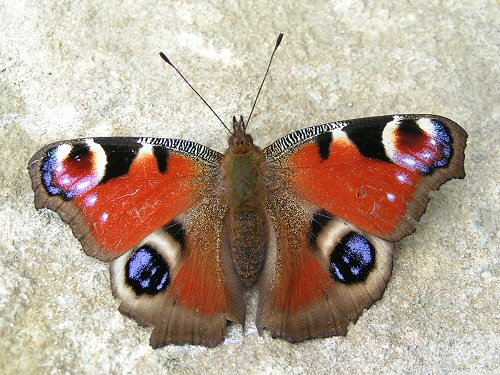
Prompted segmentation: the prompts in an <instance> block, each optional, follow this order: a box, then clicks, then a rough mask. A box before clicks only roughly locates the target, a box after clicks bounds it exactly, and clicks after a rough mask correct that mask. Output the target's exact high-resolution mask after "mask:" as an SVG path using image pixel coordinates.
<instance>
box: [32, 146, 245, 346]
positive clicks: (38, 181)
mask: <svg viewBox="0 0 500 375" xmlns="http://www.w3.org/2000/svg"><path fill="white" fill-rule="evenodd" d="M221 158H222V155H220V154H218V153H217V152H215V151H212V150H210V149H208V148H206V147H204V146H201V145H198V144H195V143H193V142H188V141H181V140H173V139H155V138H93V139H81V140H73V141H64V142H59V143H55V144H52V145H48V146H46V147H44V148H42V149H41V150H40V151H38V152H37V153H36V154H35V155H34V156H33V157H32V159H31V160H30V163H29V172H30V175H31V179H32V184H33V189H34V191H35V205H36V207H37V208H42V207H46V208H49V209H52V210H54V211H56V212H57V213H59V214H60V215H61V217H62V218H63V220H64V221H66V222H67V223H68V224H69V225H70V226H71V228H72V230H73V233H74V234H75V236H76V237H77V238H78V239H79V240H80V241H81V243H82V247H83V249H84V250H85V252H86V253H87V254H89V255H91V256H94V257H96V258H99V259H101V260H106V261H111V260H113V259H115V260H114V261H112V263H111V266H110V269H111V275H112V283H113V290H114V293H115V296H116V297H117V298H118V299H120V301H121V305H120V311H121V312H123V313H124V314H127V315H130V316H132V317H134V318H135V319H136V320H137V321H139V322H141V323H144V324H149V325H153V326H154V331H153V334H152V337H151V344H152V345H153V346H155V347H158V346H162V345H165V344H167V343H170V342H175V343H193V344H204V345H209V346H210V345H215V344H217V343H219V342H220V341H221V340H222V339H223V337H224V333H225V331H226V325H227V321H228V320H232V321H237V322H243V320H244V306H243V305H242V302H243V299H242V298H243V297H242V295H241V293H240V291H239V289H238V288H237V287H235V285H237V283H236V282H235V281H234V277H232V276H231V275H232V274H231V272H232V271H231V267H228V260H227V259H225V254H227V253H228V251H227V250H226V251H224V246H225V243H224V240H223V236H222V231H223V227H224V218H225V215H226V211H227V207H226V206H225V205H224V204H223V203H222V201H221V199H220V194H221V192H220V189H217V188H216V187H217V186H219V184H220V171H219V166H220V160H221Z"/></svg>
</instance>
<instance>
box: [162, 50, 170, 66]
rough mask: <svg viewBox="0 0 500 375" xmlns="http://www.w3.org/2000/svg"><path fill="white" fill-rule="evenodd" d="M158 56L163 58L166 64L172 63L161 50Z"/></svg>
mask: <svg viewBox="0 0 500 375" xmlns="http://www.w3.org/2000/svg"><path fill="white" fill-rule="evenodd" d="M160 57H161V58H162V59H163V60H165V62H166V63H167V64H168V65H172V63H171V62H170V60H169V59H168V57H167V56H165V54H164V53H163V52H160Z"/></svg>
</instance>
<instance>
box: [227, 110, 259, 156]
mask: <svg viewBox="0 0 500 375" xmlns="http://www.w3.org/2000/svg"><path fill="white" fill-rule="evenodd" d="M228 143H229V147H231V148H239V147H251V146H253V139H252V136H251V135H250V134H247V127H246V124H245V121H244V120H243V116H240V118H239V119H237V118H236V116H233V133H232V135H231V136H230V137H229V141H228Z"/></svg>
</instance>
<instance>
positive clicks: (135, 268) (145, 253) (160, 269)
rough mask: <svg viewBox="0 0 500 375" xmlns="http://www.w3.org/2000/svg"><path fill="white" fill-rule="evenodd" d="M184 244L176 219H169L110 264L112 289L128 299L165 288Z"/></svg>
mask: <svg viewBox="0 0 500 375" xmlns="http://www.w3.org/2000/svg"><path fill="white" fill-rule="evenodd" d="M185 246H186V238H185V232H184V228H183V224H182V223H181V222H180V221H172V222H170V223H168V224H167V225H165V226H163V227H162V228H160V229H158V230H157V231H156V232H154V233H152V234H150V235H149V236H148V237H146V238H145V239H144V240H143V241H142V242H141V243H140V244H138V245H137V246H136V247H135V248H134V249H132V250H130V251H128V252H127V253H125V254H124V255H122V256H121V257H119V258H118V259H116V260H114V261H113V262H112V263H111V265H110V270H111V278H112V283H113V290H114V292H115V294H116V295H117V297H118V298H120V299H122V300H125V301H127V302H131V301H133V300H136V299H142V298H154V297H155V296H157V295H161V294H163V293H164V292H165V291H166V290H168V288H169V286H170V285H171V283H172V280H173V278H174V277H175V275H176V273H177V271H178V269H179V264H180V261H181V259H182V256H183V251H184V249H185Z"/></svg>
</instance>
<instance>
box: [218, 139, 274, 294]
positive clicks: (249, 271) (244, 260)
mask: <svg viewBox="0 0 500 375" xmlns="http://www.w3.org/2000/svg"><path fill="white" fill-rule="evenodd" d="M263 162H264V156H263V154H262V152H260V151H259V150H258V149H257V148H256V147H255V146H253V145H245V146H239V147H233V148H231V149H230V150H229V151H228V153H227V154H226V155H225V157H224V161H223V170H224V179H225V188H226V189H225V192H226V199H227V203H228V205H229V217H228V228H229V233H228V235H229V238H230V244H231V253H232V257H233V262H234V266H235V270H236V272H237V274H238V275H239V276H240V277H241V278H242V279H243V280H244V281H246V282H247V283H248V284H251V283H253V282H254V281H255V280H256V279H257V276H258V274H259V272H260V270H261V268H262V264H263V262H264V256H265V247H266V234H265V230H264V229H265V211H264V206H263V202H264V187H263V179H264V177H263V167H262V163H263Z"/></svg>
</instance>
